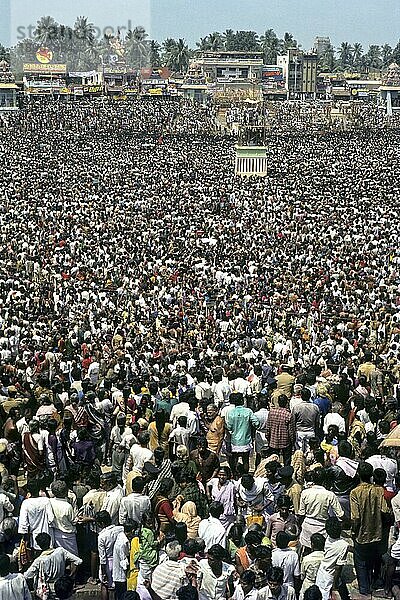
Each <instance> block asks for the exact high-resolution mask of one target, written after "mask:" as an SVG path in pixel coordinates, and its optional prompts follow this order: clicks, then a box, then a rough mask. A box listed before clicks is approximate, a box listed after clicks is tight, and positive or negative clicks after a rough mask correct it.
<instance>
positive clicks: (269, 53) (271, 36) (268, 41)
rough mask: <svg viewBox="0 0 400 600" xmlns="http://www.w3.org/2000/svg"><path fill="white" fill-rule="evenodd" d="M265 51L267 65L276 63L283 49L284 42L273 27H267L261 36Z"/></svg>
mask: <svg viewBox="0 0 400 600" xmlns="http://www.w3.org/2000/svg"><path fill="white" fill-rule="evenodd" d="M260 43H261V47H262V49H263V51H264V60H265V64H267V65H274V64H275V63H276V59H277V56H278V54H280V52H281V51H282V43H281V41H280V40H279V38H278V36H277V35H276V33H275V31H274V30H273V29H267V30H266V31H265V33H264V35H262V36H261V38H260Z"/></svg>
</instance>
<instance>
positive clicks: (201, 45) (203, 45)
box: [196, 35, 210, 52]
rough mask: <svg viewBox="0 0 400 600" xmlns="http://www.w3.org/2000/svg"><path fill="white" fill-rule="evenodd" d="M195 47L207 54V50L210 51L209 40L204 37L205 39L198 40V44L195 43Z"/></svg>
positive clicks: (207, 37)
mask: <svg viewBox="0 0 400 600" xmlns="http://www.w3.org/2000/svg"><path fill="white" fill-rule="evenodd" d="M196 46H197V47H198V49H199V50H201V51H202V52H207V50H210V39H209V36H208V35H206V37H203V38H200V40H199V41H198V42H196Z"/></svg>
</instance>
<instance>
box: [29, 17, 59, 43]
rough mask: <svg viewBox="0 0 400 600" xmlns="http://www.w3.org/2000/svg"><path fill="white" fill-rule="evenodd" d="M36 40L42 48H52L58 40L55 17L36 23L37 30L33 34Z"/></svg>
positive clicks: (45, 18) (44, 18)
mask: <svg viewBox="0 0 400 600" xmlns="http://www.w3.org/2000/svg"><path fill="white" fill-rule="evenodd" d="M33 34H34V36H35V40H36V41H37V42H38V43H39V44H41V45H42V46H50V45H51V43H52V42H54V41H55V40H56V39H57V35H58V23H57V21H55V20H54V19H53V17H49V16H47V17H42V18H41V19H39V21H38V22H37V23H36V29H35V31H34V32H33Z"/></svg>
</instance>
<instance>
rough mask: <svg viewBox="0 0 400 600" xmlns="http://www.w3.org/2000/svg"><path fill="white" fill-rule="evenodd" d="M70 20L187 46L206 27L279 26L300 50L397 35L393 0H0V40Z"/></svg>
mask: <svg viewBox="0 0 400 600" xmlns="http://www.w3.org/2000/svg"><path fill="white" fill-rule="evenodd" d="M48 14H51V16H53V17H54V18H55V19H56V20H57V21H59V22H63V23H64V24H71V25H72V24H73V22H74V20H75V18H76V16H78V15H83V16H87V17H88V18H89V20H90V21H91V22H93V23H94V24H95V25H98V26H99V28H100V31H103V30H104V28H105V27H112V28H114V29H116V28H117V27H118V26H119V27H120V28H124V27H126V28H129V26H132V27H134V26H135V25H143V26H144V27H145V28H146V29H147V31H149V33H150V36H151V37H152V38H154V39H158V40H163V39H164V38H166V37H175V38H177V37H183V38H185V39H186V41H187V42H188V43H189V44H190V45H191V46H193V47H195V43H196V41H197V40H198V39H199V38H200V37H204V36H205V35H207V33H209V32H211V31H224V30H226V29H234V30H236V29H251V30H254V31H257V32H258V33H262V32H263V31H264V30H265V29H269V28H273V29H274V30H275V31H276V33H277V34H278V35H279V36H283V34H284V32H285V31H289V32H291V33H293V35H294V37H295V38H296V39H297V40H298V41H299V42H300V43H301V45H302V47H303V48H305V49H308V48H310V47H311V46H312V45H313V40H314V37H315V36H316V35H320V36H325V35H328V36H330V38H331V41H332V43H333V44H334V45H335V46H338V45H340V43H341V42H342V41H344V40H346V41H349V42H353V43H354V42H361V43H362V44H363V45H364V47H365V48H366V47H368V45H369V44H372V43H376V44H383V43H385V42H388V43H389V44H391V45H395V44H396V43H397V41H398V39H399V37H400V30H399V28H398V23H400V2H399V0H214V1H212V0H111V1H107V0H52V1H51V3H48V4H47V3H43V2H40V1H39V0H29V1H28V0H0V42H1V43H3V44H4V45H9V44H10V43H11V44H14V43H15V42H16V41H17V40H18V39H21V38H22V37H23V36H28V33H29V26H31V31H32V29H33V28H34V25H35V23H36V21H37V20H38V19H39V18H40V17H41V16H42V15H48Z"/></svg>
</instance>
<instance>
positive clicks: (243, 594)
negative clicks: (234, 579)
mask: <svg viewBox="0 0 400 600" xmlns="http://www.w3.org/2000/svg"><path fill="white" fill-rule="evenodd" d="M255 583H256V574H255V573H254V571H250V569H249V570H247V571H243V573H242V574H241V576H240V580H239V585H237V586H236V588H235V592H234V594H233V596H232V600H258V591H257V590H256V588H255V587H254V586H255Z"/></svg>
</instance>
